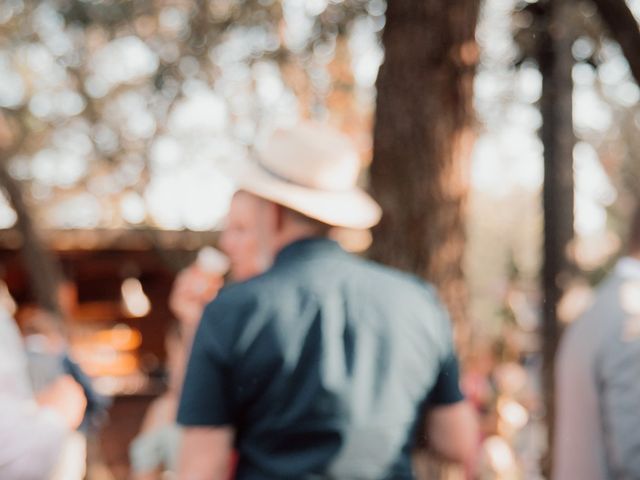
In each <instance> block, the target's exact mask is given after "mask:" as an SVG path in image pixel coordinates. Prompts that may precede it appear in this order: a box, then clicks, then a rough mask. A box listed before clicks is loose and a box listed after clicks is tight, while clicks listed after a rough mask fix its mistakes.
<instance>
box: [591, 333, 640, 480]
mask: <svg viewBox="0 0 640 480" xmlns="http://www.w3.org/2000/svg"><path fill="white" fill-rule="evenodd" d="M598 358H599V362H598V364H599V367H600V368H599V377H600V378H599V379H598V380H599V381H598V383H599V386H600V388H601V392H602V400H601V402H602V411H603V417H604V418H603V420H604V425H605V431H606V434H607V437H606V444H607V450H608V456H609V466H610V469H611V470H612V473H613V474H614V475H613V476H614V477H615V478H639V477H640V435H638V432H640V415H638V408H639V406H640V382H639V381H638V379H640V336H637V335H636V336H635V338H626V339H625V338H621V337H619V338H615V339H611V341H609V342H607V343H606V344H605V347H604V348H603V349H602V350H601V351H600V356H599V357H598Z"/></svg>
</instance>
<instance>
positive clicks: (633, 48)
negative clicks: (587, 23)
mask: <svg viewBox="0 0 640 480" xmlns="http://www.w3.org/2000/svg"><path fill="white" fill-rule="evenodd" d="M593 3H594V4H595V5H596V7H597V9H598V13H599V14H600V17H601V18H602V20H603V21H604V23H605V25H606V26H607V29H608V30H609V34H610V35H611V37H612V38H613V39H614V40H615V41H616V42H618V44H619V45H620V48H621V49H622V53H623V54H624V56H625V58H626V59H627V62H628V63H629V68H630V69H631V73H632V75H633V78H635V80H636V83H637V84H638V85H640V29H639V28H638V22H637V21H636V19H635V17H634V16H633V13H632V12H631V10H630V9H629V7H628V6H627V3H626V2H625V0H593Z"/></svg>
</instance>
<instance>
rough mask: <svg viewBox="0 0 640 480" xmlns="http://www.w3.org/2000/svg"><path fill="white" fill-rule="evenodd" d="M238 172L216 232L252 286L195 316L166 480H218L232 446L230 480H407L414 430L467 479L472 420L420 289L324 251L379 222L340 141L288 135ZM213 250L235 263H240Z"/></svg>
mask: <svg viewBox="0 0 640 480" xmlns="http://www.w3.org/2000/svg"><path fill="white" fill-rule="evenodd" d="M238 163H239V165H238V166H237V170H236V171H235V172H232V175H233V177H234V179H235V180H236V181H237V182H238V186H239V189H240V191H239V192H238V193H236V195H235V196H234V198H233V201H232V206H231V212H230V218H229V227H231V226H233V225H236V224H239V225H243V227H242V232H243V234H244V235H246V236H247V238H251V242H252V244H253V245H254V246H255V248H256V252H257V253H258V255H257V258H258V259H259V263H258V265H259V268H258V270H260V269H262V270H265V269H266V272H265V273H262V274H260V275H258V276H255V277H252V278H250V279H249V280H246V281H243V282H238V283H236V284H234V285H231V286H229V287H225V288H224V289H222V290H221V291H220V292H219V294H218V296H217V297H216V299H215V300H214V301H213V302H212V303H210V304H209V305H208V306H207V308H206V309H205V311H204V314H203V317H202V320H201V321H200V325H199V327H198V331H197V333H196V336H195V339H194V343H193V347H192V352H191V358H190V361H189V366H188V369H187V374H186V377H185V382H184V385H183V389H182V396H181V401H180V406H179V410H178V422H179V423H180V424H182V425H183V426H184V429H185V431H184V437H183V444H182V450H181V456H180V466H179V475H178V478H179V479H182V480H201V479H202V480H204V479H207V480H210V479H224V478H226V477H227V476H228V475H229V463H230V462H229V455H230V452H231V450H232V446H233V445H235V446H236V448H237V449H238V451H239V463H238V469H237V472H236V474H235V478H236V479H240V480H245V479H252V480H253V479H260V480H262V479H274V480H275V479H278V480H282V479H302V478H317V479H321V478H337V479H338V478H339V479H353V478H358V479H362V480H366V479H394V480H404V479H407V480H408V479H412V478H414V473H413V471H412V465H411V452H412V450H413V448H414V447H415V445H416V438H415V437H416V432H417V431H418V430H419V429H420V428H419V427H420V426H421V424H422V423H423V422H426V435H427V443H428V445H429V448H430V449H431V450H432V451H433V452H434V453H436V454H438V455H440V456H442V457H444V458H446V459H449V460H453V461H455V462H461V463H464V464H465V465H467V466H469V468H471V467H470V466H471V465H472V463H473V461H474V458H475V451H476V448H477V420H476V418H475V415H474V413H473V410H472V408H471V407H470V405H469V404H468V403H467V402H466V401H465V400H464V398H463V396H462V393H461V392H460V389H459V373H458V363H457V358H456V354H455V352H454V347H453V341H452V334H451V327H450V322H449V320H448V316H447V314H446V312H445V311H444V309H443V308H442V306H441V304H440V303H439V302H438V300H437V299H436V296H435V294H434V292H433V290H432V288H431V287H429V286H428V285H426V284H424V283H423V282H422V281H420V280H419V279H417V278H415V277H413V276H410V275H408V274H404V273H401V272H398V271H395V270H393V269H389V268H385V267H382V266H380V265H377V264H374V263H372V262H367V261H365V260H363V259H360V258H358V257H355V256H353V255H350V254H348V253H346V252H345V251H343V250H342V249H341V248H340V247H339V245H338V244H337V243H335V242H333V241H332V240H330V239H328V238H327V235H328V234H329V231H330V228H331V227H346V228H369V227H371V226H373V225H374V224H376V223H377V221H378V220H379V218H380V209H379V207H378V205H377V204H376V203H375V202H374V201H373V200H372V199H371V198H370V197H369V196H368V195H366V194H365V193H364V192H362V191H361V190H360V189H358V188H357V187H356V179H357V176H358V170H359V160H358V155H357V153H356V152H355V150H354V149H353V147H352V145H351V143H350V142H349V141H348V140H347V139H346V138H345V137H343V136H342V135H341V134H339V133H337V132H335V131H333V130H331V129H329V128H327V127H325V126H322V125H317V124H302V125H299V126H297V127H295V128H292V129H288V130H280V131H278V132H276V133H275V134H274V136H273V137H272V138H271V140H270V142H269V143H268V144H267V145H266V148H265V149H262V150H261V152H260V156H259V158H258V159H257V161H256V162H255V163H253V164H251V163H244V162H238ZM238 213H243V214H247V217H246V218H245V219H244V221H239V220H237V219H235V218H234V215H235V214H238ZM223 245H228V247H227V251H229V254H230V257H231V263H232V264H233V263H234V261H235V260H236V259H237V258H240V256H241V255H242V254H241V253H238V254H237V255H234V254H233V252H232V251H231V250H230V248H233V242H232V241H231V240H230V239H229V238H228V237H227V239H226V240H224V241H223ZM427 404H428V406H427Z"/></svg>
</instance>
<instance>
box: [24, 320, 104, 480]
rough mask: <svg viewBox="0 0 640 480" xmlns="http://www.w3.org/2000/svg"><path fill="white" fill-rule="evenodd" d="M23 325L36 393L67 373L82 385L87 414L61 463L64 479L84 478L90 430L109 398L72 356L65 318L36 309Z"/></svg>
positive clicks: (72, 436) (44, 389)
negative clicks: (96, 386) (103, 394)
mask: <svg viewBox="0 0 640 480" xmlns="http://www.w3.org/2000/svg"><path fill="white" fill-rule="evenodd" d="M22 325H23V336H24V344H25V349H26V353H27V362H28V367H29V368H28V370H29V376H30V378H31V385H32V387H33V389H34V392H35V394H36V396H38V395H39V394H40V392H42V391H46V389H47V387H48V386H49V385H50V384H51V383H53V382H55V381H56V380H57V379H58V378H60V377H64V376H69V377H70V378H72V379H73V380H74V381H75V382H76V383H77V384H78V385H80V387H81V388H82V392H83V394H84V396H85V399H86V408H85V412H84V416H83V419H82V422H81V423H80V425H79V426H78V428H77V429H76V430H77V431H75V432H73V433H72V434H70V435H69V436H68V438H67V440H66V443H65V450H64V456H63V459H62V460H61V464H62V466H61V467H60V472H61V478H64V480H82V479H83V478H84V477H85V474H86V467H87V463H86V461H87V434H88V433H89V430H90V429H92V428H93V429H95V428H97V427H98V426H99V425H100V423H101V421H102V420H103V419H104V418H105V417H106V415H107V413H106V411H107V407H108V406H109V400H108V399H107V398H106V397H103V396H101V395H99V394H98V393H97V392H96V391H95V389H94V388H93V385H92V382H91V379H90V378H89V377H88V376H87V374H86V373H85V372H84V371H83V370H82V368H81V367H80V366H79V365H78V364H77V363H76V362H75V361H74V360H73V359H72V357H71V353H70V351H69V345H68V342H67V337H66V335H65V327H64V321H63V320H62V318H60V317H59V316H57V315H54V314H52V313H49V312H46V311H44V310H41V309H35V310H33V311H31V312H28V314H26V315H24V316H23V319H22Z"/></svg>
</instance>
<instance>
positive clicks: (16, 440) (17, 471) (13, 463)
mask: <svg viewBox="0 0 640 480" xmlns="http://www.w3.org/2000/svg"><path fill="white" fill-rule="evenodd" d="M0 412H2V415H0V445H2V448H0V478H2V479H3V480H13V479H20V480H23V479H24V480H31V479H33V480H42V479H46V478H49V476H50V474H51V472H52V471H53V469H54V467H55V465H56V463H57V462H58V460H59V456H60V452H61V450H62V446H63V443H64V440H65V439H66V436H67V434H68V428H67V426H66V424H65V422H64V420H63V419H62V417H60V416H59V415H58V414H57V413H56V412H54V411H53V410H50V409H47V408H39V407H38V406H37V405H36V404H35V403H32V402H28V401H24V400H22V399H15V398H11V397H8V396H0Z"/></svg>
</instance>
